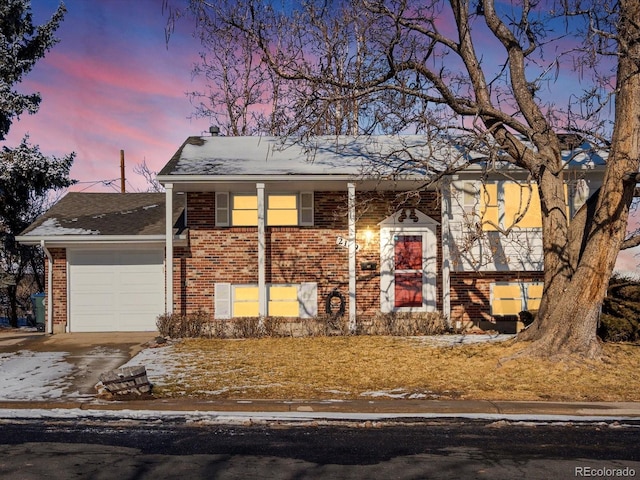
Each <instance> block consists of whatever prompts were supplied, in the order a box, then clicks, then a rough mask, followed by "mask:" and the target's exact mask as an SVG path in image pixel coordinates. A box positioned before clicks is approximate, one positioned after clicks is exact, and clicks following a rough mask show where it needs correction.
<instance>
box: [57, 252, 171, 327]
mask: <svg viewBox="0 0 640 480" xmlns="http://www.w3.org/2000/svg"><path fill="white" fill-rule="evenodd" d="M163 257H164V252H163V251H162V250H123V251H120V250H76V251H70V252H69V256H68V261H69V317H70V318H69V321H70V322H69V323H70V325H69V329H70V331H72V332H116V331H129V332H135V331H153V330H156V318H157V317H158V315H160V314H161V313H162V312H164V269H163Z"/></svg>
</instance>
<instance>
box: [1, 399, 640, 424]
mask: <svg viewBox="0 0 640 480" xmlns="http://www.w3.org/2000/svg"><path fill="white" fill-rule="evenodd" d="M33 416H37V417H39V418H42V417H56V418H61V417H67V418H68V417H70V418H77V417H83V416H90V417H96V416H98V417H111V418H113V417H117V418H136V419H142V418H157V417H166V418H172V417H181V418H183V417H197V418H199V419H203V418H206V419H209V420H216V421H217V422H218V423H237V422H238V421H240V422H241V423H245V422H247V421H249V420H252V421H260V420H262V421H292V422H302V421H306V422H309V421H367V420H368V421H400V420H404V421H409V420H410V421H424V420H428V419H438V418H441V419H445V418H448V419H453V418H467V419H485V420H510V421H549V422H568V421H573V422H581V421H584V422H586V421H591V422H592V421H640V403H632V402H594V403H589V402H504V401H500V402H495V401H488V400H424V401H423V400H375V401H371V400H353V401H314V400H280V401H273V400H197V399H190V398H182V399H156V400H140V401H104V400H98V399H92V400H88V401H87V400H85V401H73V400H68V399H66V400H61V401H53V402H42V401H39V402H6V401H5V402H0V418H7V417H12V418H14V417H33Z"/></svg>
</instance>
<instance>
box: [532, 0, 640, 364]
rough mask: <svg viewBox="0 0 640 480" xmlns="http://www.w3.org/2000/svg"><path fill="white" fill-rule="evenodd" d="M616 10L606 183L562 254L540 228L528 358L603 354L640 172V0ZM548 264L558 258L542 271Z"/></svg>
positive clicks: (549, 230) (550, 229)
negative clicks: (600, 329)
mask: <svg viewBox="0 0 640 480" xmlns="http://www.w3.org/2000/svg"><path fill="white" fill-rule="evenodd" d="M620 8H621V12H620V18H621V23H620V27H619V38H620V40H619V42H620V53H621V55H620V57H619V64H618V76H617V87H618V92H617V96H616V112H615V113H616V121H615V127H614V132H613V139H612V147H611V151H610V156H609V160H608V162H607V170H606V173H605V178H604V181H603V184H602V187H601V189H600V191H599V194H598V196H597V202H596V204H595V209H593V211H589V210H590V209H589V208H587V207H585V211H584V212H582V214H583V215H585V216H586V219H585V220H586V221H585V227H584V229H582V235H571V236H568V237H567V240H568V242H570V243H567V244H566V249H564V250H563V249H562V242H561V240H562V236H561V235H557V232H556V231H555V230H554V228H556V226H555V225H553V224H552V223H551V224H545V225H544V226H543V227H544V228H545V231H544V234H545V237H546V236H548V237H549V241H545V296H544V297H545V298H544V299H543V302H542V305H541V308H540V311H539V313H538V318H537V319H536V321H535V322H534V324H533V325H532V328H531V329H530V330H528V331H526V333H524V334H523V335H521V338H522V339H524V340H533V343H532V344H531V345H530V346H529V347H528V348H527V350H526V352H527V353H529V354H534V355H540V356H545V357H553V356H558V355H560V356H562V355H566V354H578V355H581V356H584V357H588V358H595V357H598V356H599V355H600V353H601V348H600V343H599V342H598V339H597V337H596V328H597V324H598V319H599V316H600V308H601V306H602V302H603V300H604V296H605V293H606V289H607V285H608V283H609V279H610V278H611V274H612V272H613V268H614V266H615V261H616V257H617V255H618V252H619V250H620V246H621V244H622V241H623V240H624V237H625V234H626V227H627V219H628V214H629V206H630V205H631V201H632V199H633V192H634V188H635V182H634V181H625V177H626V176H627V174H629V173H635V172H637V171H638V168H639V166H640V159H639V158H640V73H639V72H638V67H639V65H638V59H640V42H639V40H640V37H639V32H638V28H637V26H635V25H634V24H633V22H634V20H635V19H637V18H640V0H623V1H622V2H621V7H620ZM540 189H541V193H542V194H543V195H544V193H545V192H544V191H545V189H546V186H545V185H543V184H542V183H541V185H540ZM554 238H555V239H556V240H558V242H557V243H554V241H553V239H554ZM549 248H552V249H553V248H556V249H558V251H557V252H550V251H549V250H548V249H549ZM547 258H552V259H556V260H559V259H561V258H563V259H564V260H562V261H560V262H559V263H556V264H551V265H547V264H546V261H547ZM563 262H564V265H563Z"/></svg>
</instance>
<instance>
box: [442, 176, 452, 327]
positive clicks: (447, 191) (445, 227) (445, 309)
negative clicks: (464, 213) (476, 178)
mask: <svg viewBox="0 0 640 480" xmlns="http://www.w3.org/2000/svg"><path fill="white" fill-rule="evenodd" d="M441 193H442V197H441V198H442V207H441V217H442V224H441V227H442V228H441V229H440V231H441V232H442V314H443V315H444V316H445V318H446V319H447V324H448V326H449V328H451V250H450V248H449V246H450V242H451V230H450V229H449V215H451V180H450V179H444V180H443V182H442V186H441Z"/></svg>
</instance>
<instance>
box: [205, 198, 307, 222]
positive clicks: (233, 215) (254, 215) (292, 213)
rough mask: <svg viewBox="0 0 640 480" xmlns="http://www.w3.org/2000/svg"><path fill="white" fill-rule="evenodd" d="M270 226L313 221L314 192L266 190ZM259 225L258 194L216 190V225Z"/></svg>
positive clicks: (267, 215) (267, 214)
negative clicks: (271, 191)
mask: <svg viewBox="0 0 640 480" xmlns="http://www.w3.org/2000/svg"><path fill="white" fill-rule="evenodd" d="M265 209H266V212H265V223H266V225H267V226H296V225H313V193H312V192H302V193H267V194H266V195H265ZM257 225H258V196H257V195H255V194H252V193H228V192H216V226H219V227H222V226H235V227H255V226H257Z"/></svg>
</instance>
